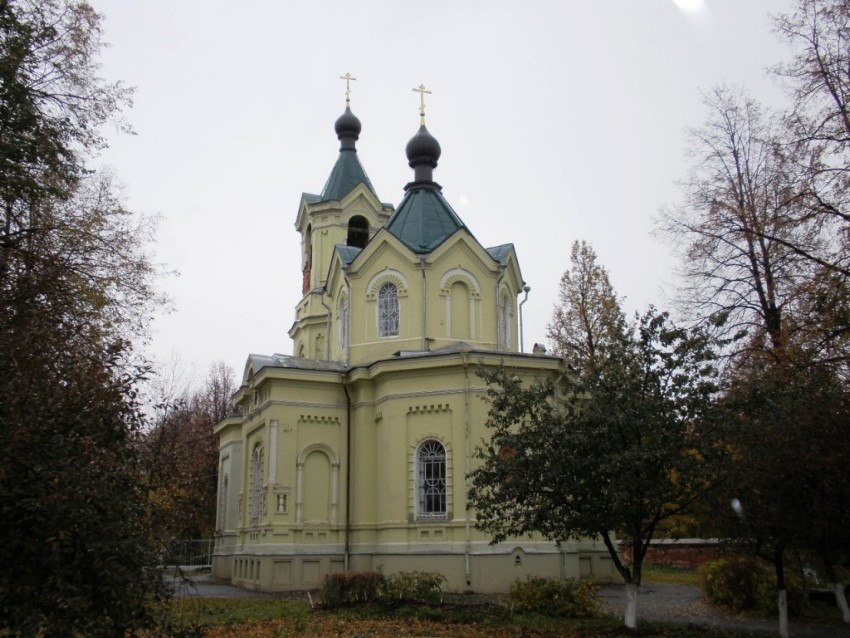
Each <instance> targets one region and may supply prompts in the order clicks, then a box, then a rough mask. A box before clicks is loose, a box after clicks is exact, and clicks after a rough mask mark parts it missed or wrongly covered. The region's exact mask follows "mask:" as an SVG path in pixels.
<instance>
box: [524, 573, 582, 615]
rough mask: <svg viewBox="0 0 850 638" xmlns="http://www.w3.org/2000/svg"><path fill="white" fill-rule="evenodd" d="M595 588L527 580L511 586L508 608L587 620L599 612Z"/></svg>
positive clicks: (542, 579)
mask: <svg viewBox="0 0 850 638" xmlns="http://www.w3.org/2000/svg"><path fill="white" fill-rule="evenodd" d="M597 594H598V587H597V586H596V585H595V584H594V583H591V582H578V583H577V582H576V581H574V580H572V579H567V580H558V579H554V578H541V577H539V576H529V577H528V579H527V580H524V581H520V580H518V581H515V582H514V583H513V584H512V585H511V591H510V596H511V607H512V608H513V610H514V611H516V612H519V613H539V614H546V615H548V616H559V617H565V618H591V617H593V616H595V615H597V613H598V610H599V598H598V595H597Z"/></svg>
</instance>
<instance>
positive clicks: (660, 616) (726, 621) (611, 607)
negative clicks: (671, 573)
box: [599, 583, 850, 638]
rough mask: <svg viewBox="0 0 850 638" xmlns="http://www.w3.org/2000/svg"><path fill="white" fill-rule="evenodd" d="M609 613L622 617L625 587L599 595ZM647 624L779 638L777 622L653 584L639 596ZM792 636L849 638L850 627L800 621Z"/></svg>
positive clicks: (687, 590)
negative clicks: (702, 627) (661, 622)
mask: <svg viewBox="0 0 850 638" xmlns="http://www.w3.org/2000/svg"><path fill="white" fill-rule="evenodd" d="M599 594H600V597H601V598H602V607H603V610H604V611H605V612H606V613H609V614H612V615H615V616H620V615H622V614H623V612H624V610H625V592H624V586H623V585H606V586H604V587H602V588H601V589H600V591H599ZM641 619H644V620H667V621H672V622H680V623H686V624H694V625H707V626H710V627H717V628H720V629H744V630H747V629H748V630H751V631H758V632H763V633H765V634H773V635H778V633H779V624H778V621H777V620H773V619H765V618H760V617H753V616H746V615H739V614H731V613H726V612H724V611H722V610H720V609H717V608H716V607H713V606H711V605H709V604H707V603H706V602H704V601H703V599H702V594H701V593H700V591H699V589H698V588H696V587H690V586H688V585H666V584H660V583H650V584H646V585H642V586H641V588H640V590H639V592H638V625H640V621H641ZM790 628H791V635H792V636H794V637H795V638H842V637H844V636H848V637H850V625H847V624H845V623H842V622H841V621H840V620H836V621H818V622H813V621H801V620H797V619H793V618H792V619H791V622H790Z"/></svg>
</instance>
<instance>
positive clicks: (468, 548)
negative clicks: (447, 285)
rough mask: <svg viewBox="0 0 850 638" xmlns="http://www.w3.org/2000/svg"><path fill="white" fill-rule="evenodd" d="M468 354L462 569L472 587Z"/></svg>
mask: <svg viewBox="0 0 850 638" xmlns="http://www.w3.org/2000/svg"><path fill="white" fill-rule="evenodd" d="M468 355H469V352H468V351H466V350H464V351H463V377H464V379H465V381H466V392H465V393H464V397H465V405H464V419H465V423H464V427H465V435H466V480H465V481H464V485H465V486H466V493H465V494H464V495H463V499H464V503H465V504H466V547H465V550H464V559H465V560H464V567H465V570H466V586H467V587H471V586H472V565H471V562H472V559H471V556H470V555H471V553H472V529H471V527H470V521H469V517H470V514H471V512H470V510H469V475H470V474H471V473H472V448H471V445H472V435H471V432H470V431H469V363H468V361H467V357H468Z"/></svg>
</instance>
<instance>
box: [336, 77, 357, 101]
mask: <svg viewBox="0 0 850 638" xmlns="http://www.w3.org/2000/svg"><path fill="white" fill-rule="evenodd" d="M339 79H340V80H345V105H346V106H348V105H349V104H350V103H351V81H352V80H356V79H357V78H356V77H354V76H352V75H351V73H346V74H345V75H340V76H339Z"/></svg>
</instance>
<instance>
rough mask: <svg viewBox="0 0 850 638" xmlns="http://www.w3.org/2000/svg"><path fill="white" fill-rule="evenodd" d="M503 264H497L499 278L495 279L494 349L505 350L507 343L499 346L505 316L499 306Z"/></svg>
mask: <svg viewBox="0 0 850 638" xmlns="http://www.w3.org/2000/svg"><path fill="white" fill-rule="evenodd" d="M506 268H507V266H506V265H505V264H499V278H498V279H497V280H496V350H507V345H508V344H504V347H502V346H501V340H502V335H503V334H505V327H504V326H503V325H502V324H503V323H504V321H505V318H504V317H503V316H502V313H501V309H500V308H499V288H501V286H502V279H504V278H505V269H506Z"/></svg>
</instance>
